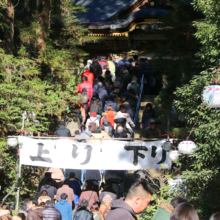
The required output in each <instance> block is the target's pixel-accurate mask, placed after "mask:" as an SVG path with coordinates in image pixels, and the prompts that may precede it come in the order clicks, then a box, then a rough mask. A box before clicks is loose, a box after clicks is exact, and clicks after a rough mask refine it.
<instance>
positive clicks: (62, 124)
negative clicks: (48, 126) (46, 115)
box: [47, 121, 65, 179]
mask: <svg viewBox="0 0 220 220" xmlns="http://www.w3.org/2000/svg"><path fill="white" fill-rule="evenodd" d="M60 126H65V122H64V121H61V122H60ZM48 178H51V177H47V179H48Z"/></svg>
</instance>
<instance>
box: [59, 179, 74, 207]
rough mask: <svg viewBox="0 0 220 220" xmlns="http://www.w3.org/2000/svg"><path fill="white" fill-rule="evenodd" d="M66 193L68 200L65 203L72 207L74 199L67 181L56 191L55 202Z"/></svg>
mask: <svg viewBox="0 0 220 220" xmlns="http://www.w3.org/2000/svg"><path fill="white" fill-rule="evenodd" d="M63 193H66V194H67V196H68V198H67V201H68V202H69V204H70V205H71V206H72V204H73V201H74V199H75V196H74V192H73V189H71V188H70V187H69V180H65V181H64V183H63V186H62V187H61V188H59V189H58V190H57V195H56V200H57V201H59V200H60V199H61V195H62V194H63Z"/></svg>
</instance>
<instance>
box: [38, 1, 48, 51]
mask: <svg viewBox="0 0 220 220" xmlns="http://www.w3.org/2000/svg"><path fill="white" fill-rule="evenodd" d="M49 12H50V0H39V1H38V22H39V24H40V30H39V37H38V49H39V50H42V49H43V48H44V47H45V42H46V40H47V28H48V25H49Z"/></svg>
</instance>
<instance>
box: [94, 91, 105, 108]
mask: <svg viewBox="0 0 220 220" xmlns="http://www.w3.org/2000/svg"><path fill="white" fill-rule="evenodd" d="M94 92H96V93H98V95H99V98H100V99H101V101H102V107H104V106H105V101H107V100H108V92H107V90H106V89H104V88H103V87H102V88H97V89H94V91H93V93H94Z"/></svg>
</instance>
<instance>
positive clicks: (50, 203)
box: [46, 200, 54, 205]
mask: <svg viewBox="0 0 220 220" xmlns="http://www.w3.org/2000/svg"><path fill="white" fill-rule="evenodd" d="M46 204H47V205H53V204H54V203H53V202H52V201H50V200H47V201H46Z"/></svg>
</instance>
